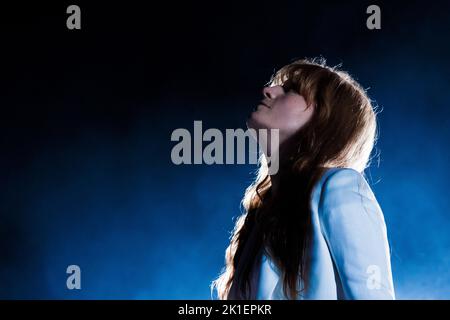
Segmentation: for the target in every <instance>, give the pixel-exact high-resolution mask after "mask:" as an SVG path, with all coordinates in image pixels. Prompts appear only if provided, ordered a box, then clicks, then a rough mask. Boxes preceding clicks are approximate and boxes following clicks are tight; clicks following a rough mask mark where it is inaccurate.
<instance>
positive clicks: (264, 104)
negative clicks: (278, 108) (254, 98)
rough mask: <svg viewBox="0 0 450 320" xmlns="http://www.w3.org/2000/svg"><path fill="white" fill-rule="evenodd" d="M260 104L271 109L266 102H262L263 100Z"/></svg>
mask: <svg viewBox="0 0 450 320" xmlns="http://www.w3.org/2000/svg"><path fill="white" fill-rule="evenodd" d="M259 104H260V105H262V106H264V107H266V108H269V109H270V107H269V106H268V105H267V104H266V103H264V101H262V100H261V101H260V102H259Z"/></svg>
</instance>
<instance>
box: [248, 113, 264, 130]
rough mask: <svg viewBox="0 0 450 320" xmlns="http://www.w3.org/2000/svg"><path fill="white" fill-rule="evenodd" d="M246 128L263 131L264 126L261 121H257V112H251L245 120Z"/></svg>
mask: <svg viewBox="0 0 450 320" xmlns="http://www.w3.org/2000/svg"><path fill="white" fill-rule="evenodd" d="M246 123H247V128H248V129H255V130H258V129H264V128H265V127H266V126H264V125H263V124H262V123H261V121H259V119H258V114H257V111H253V112H252V113H251V114H250V116H249V117H248V118H247V121H246Z"/></svg>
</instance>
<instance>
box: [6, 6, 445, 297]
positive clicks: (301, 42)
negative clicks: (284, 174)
mask: <svg viewBox="0 0 450 320" xmlns="http://www.w3.org/2000/svg"><path fill="white" fill-rule="evenodd" d="M182 3H184V2H182ZM69 4H72V3H62V4H53V5H49V4H48V5H43V4H42V3H39V4H36V3H35V4H33V5H31V4H30V5H27V4H23V3H22V4H20V5H16V6H15V7H8V6H5V7H3V5H2V8H3V9H2V17H1V21H0V23H1V28H0V35H1V37H0V39H2V40H1V41H2V44H1V52H2V57H1V62H0V64H1V68H0V70H1V71H0V72H1V77H2V80H3V81H2V82H3V84H2V86H1V95H0V108H1V115H0V143H1V145H0V146H1V148H0V152H1V153H0V298H16V299H22V298H39V299H53V298H61V299H79V298H83V299H95V298H104V299H209V298H210V291H209V284H210V282H211V281H212V280H213V279H214V278H215V277H216V276H217V275H218V273H219V271H220V269H221V268H222V266H223V262H224V250H225V248H226V246H227V244H228V236H229V232H230V231H231V229H232V227H233V220H232V219H233V218H235V217H237V215H238V214H239V213H240V207H239V202H240V200H241V197H242V195H243V192H244V190H245V188H246V186H247V185H248V184H249V183H250V182H251V180H252V177H253V175H252V173H253V172H254V170H255V169H256V166H252V165H222V166H220V165H215V166H207V165H195V166H194V165H191V166H188V165H184V166H175V165H173V164H172V162H171V159H170V151H171V148H172V147H173V146H174V145H175V143H173V142H171V141H170V135H171V133H172V131H173V130H174V129H176V128H187V129H189V130H190V131H191V132H192V130H193V121H194V120H202V121H203V127H204V129H206V128H219V129H225V128H245V118H246V116H247V115H248V114H249V112H250V111H251V109H252V108H253V107H254V106H255V103H256V102H257V101H258V100H259V99H260V96H261V89H262V87H263V86H264V84H265V83H266V82H267V81H268V80H269V78H270V76H271V74H272V72H273V71H274V70H275V69H276V68H279V67H281V66H282V65H284V64H286V63H289V62H290V61H291V60H292V59H294V58H302V57H314V56H319V55H323V56H324V57H325V58H327V60H328V63H329V64H331V65H336V64H338V63H341V62H342V63H343V69H345V70H349V71H350V73H351V74H352V75H354V76H355V77H356V78H357V79H358V80H359V81H360V82H361V83H362V85H363V86H364V87H365V88H369V90H368V92H369V95H370V96H371V98H372V99H374V100H375V101H376V102H377V104H378V105H379V106H380V108H381V109H382V112H381V113H380V114H379V118H378V119H379V125H380V127H379V129H380V136H379V140H378V144H377V148H376V150H377V152H378V154H379V158H378V160H376V161H374V163H373V165H372V166H371V168H370V170H368V171H367V175H368V177H369V178H368V180H369V183H370V184H371V186H372V188H373V190H374V192H375V194H376V196H377V198H378V201H379V203H380V205H381V207H382V209H383V211H384V214H385V219H386V223H387V226H388V231H389V237H390V243H391V247H392V264H393V274H394V282H395V287H396V293H397V297H398V298H399V299H411V298H412V299H433V298H446V299H449V298H450V271H449V270H450V255H449V253H450V235H449V232H448V230H449V225H450V217H449V208H450V200H449V196H448V194H449V193H448V189H447V185H448V179H449V167H448V163H449V160H450V159H449V149H448V141H449V137H450V129H449V127H450V126H449V120H448V118H449V116H450V106H449V104H450V98H449V92H450V77H449V71H450V62H449V60H448V58H449V56H450V55H449V54H450V41H449V36H450V33H449V27H450V7H449V5H448V3H446V2H444V1H439V2H437V1H432V2H430V1H415V2H410V1H408V2H406V1H405V2H397V1H396V2H395V3H393V1H389V2H382V1H377V2H376V4H378V5H379V6H380V7H381V10H382V29H381V30H375V31H370V30H368V29H367V28H366V26H365V23H366V18H367V16H368V15H367V14H366V8H367V6H368V5H370V4H372V2H369V1H339V2H337V1H336V2H335V1H321V2H320V3H313V2H312V1H290V2H283V3H282V2H278V1H276V2H275V1H272V2H260V1H258V2H257V3H255V4H254V5H250V4H247V5H244V4H243V1H241V2H239V3H231V2H224V3H222V4H219V3H217V2H215V1H214V2H212V1H211V2H210V3H196V4H186V3H184V4H176V3H168V4H166V5H165V6H164V7H161V6H160V5H161V4H158V6H157V5H156V4H154V5H152V4H150V3H149V4H147V6H144V5H142V4H138V3H132V2H129V1H127V2H126V3H122V4H121V5H119V4H117V5H113V4H110V3H108V2H105V3H103V4H100V3H99V4H97V5H95V6H94V5H93V4H89V3H85V2H78V3H77V4H79V5H80V7H81V11H82V29H81V30H79V31H69V30H67V29H66V25H65V22H66V21H65V20H66V17H67V14H66V13H65V10H66V7H67V6H68V5H69ZM70 264H77V265H79V266H80V267H81V270H82V289H81V290H78V291H77V290H73V291H70V290H67V289H66V277H67V274H66V273H65V271H66V268H67V266H68V265H70Z"/></svg>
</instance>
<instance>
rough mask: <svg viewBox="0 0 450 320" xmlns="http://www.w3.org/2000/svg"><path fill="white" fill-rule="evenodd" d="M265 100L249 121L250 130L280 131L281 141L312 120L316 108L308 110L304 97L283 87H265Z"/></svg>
mask: <svg viewBox="0 0 450 320" xmlns="http://www.w3.org/2000/svg"><path fill="white" fill-rule="evenodd" d="M263 95H264V98H263V99H262V100H261V101H260V103H259V104H258V106H257V107H256V109H255V110H254V111H253V112H252V113H251V115H250V116H249V118H248V119H247V126H248V128H252V129H255V130H258V129H279V130H280V131H279V134H280V139H281V138H287V137H289V136H291V135H293V134H294V133H295V132H297V131H298V130H299V129H300V128H302V127H303V126H304V125H305V123H307V122H308V120H309V119H310V118H311V116H312V114H313V111H314V108H313V107H312V106H311V107H309V108H307V104H306V101H305V99H304V98H303V96H301V95H300V94H299V93H297V92H296V91H294V90H285V89H284V88H283V87H282V86H272V87H265V88H264V89H263Z"/></svg>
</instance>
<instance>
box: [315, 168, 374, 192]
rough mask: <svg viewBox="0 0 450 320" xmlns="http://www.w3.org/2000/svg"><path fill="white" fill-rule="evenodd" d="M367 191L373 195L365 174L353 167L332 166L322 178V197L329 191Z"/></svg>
mask: <svg viewBox="0 0 450 320" xmlns="http://www.w3.org/2000/svg"><path fill="white" fill-rule="evenodd" d="M349 191H354V192H361V193H367V194H368V195H369V196H371V197H372V196H373V193H372V190H371V188H370V186H369V184H368V183H367V180H366V178H365V177H364V174H363V173H361V172H359V171H356V170H355V169H352V168H331V169H329V170H328V171H327V172H326V173H325V175H324V177H323V178H322V198H323V197H324V196H326V195H328V194H329V193H333V194H336V193H341V192H344V193H348V192H349Z"/></svg>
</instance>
